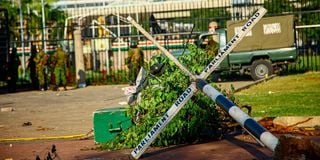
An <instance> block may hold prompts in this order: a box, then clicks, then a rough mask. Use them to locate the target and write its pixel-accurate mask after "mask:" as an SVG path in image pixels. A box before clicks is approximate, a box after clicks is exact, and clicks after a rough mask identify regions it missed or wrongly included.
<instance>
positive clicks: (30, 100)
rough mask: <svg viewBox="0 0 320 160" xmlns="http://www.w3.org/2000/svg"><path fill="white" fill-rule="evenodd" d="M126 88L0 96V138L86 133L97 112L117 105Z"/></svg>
mask: <svg viewBox="0 0 320 160" xmlns="http://www.w3.org/2000/svg"><path fill="white" fill-rule="evenodd" d="M125 86H127V85H107V86H88V87H86V88H80V89H74V90H68V91H58V92H54V91H28V92H18V93H13V94H1V95H0V106H1V112H0V139H5V138H46V137H57V136H58V137H61V136H62V137H63V136H73V135H75V136H76V135H79V134H86V133H88V132H89V131H90V130H91V129H92V128H93V127H92V126H93V124H92V123H93V122H92V116H93V112H94V111H95V110H97V109H101V108H107V107H117V106H120V105H119V102H124V101H126V96H125V95H124V94H123V91H122V90H121V88H123V87H125Z"/></svg>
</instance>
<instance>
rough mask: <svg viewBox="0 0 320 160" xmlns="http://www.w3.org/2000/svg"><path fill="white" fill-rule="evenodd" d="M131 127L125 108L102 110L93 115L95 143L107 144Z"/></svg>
mask: <svg viewBox="0 0 320 160" xmlns="http://www.w3.org/2000/svg"><path fill="white" fill-rule="evenodd" d="M131 125H132V123H131V120H130V117H129V116H128V115H127V114H126V111H125V108H123V107H122V108H120V107H118V108H103V109H98V110H96V111H95V112H94V113H93V132H94V141H95V143H104V142H109V141H111V140H112V139H114V138H115V137H116V135H117V134H119V133H120V132H121V131H124V130H127V129H128V128H129V127H130V126H131Z"/></svg>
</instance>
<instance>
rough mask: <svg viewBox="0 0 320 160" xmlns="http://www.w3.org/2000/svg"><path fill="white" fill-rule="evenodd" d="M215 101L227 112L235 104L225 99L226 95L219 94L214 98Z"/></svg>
mask: <svg viewBox="0 0 320 160" xmlns="http://www.w3.org/2000/svg"><path fill="white" fill-rule="evenodd" d="M216 103H217V104H218V105H219V106H220V107H222V109H223V110H224V111H226V112H227V113H229V109H230V108H231V107H233V106H235V104H233V103H232V102H231V101H230V100H229V99H227V98H226V97H224V96H223V95H219V96H218V97H217V98H216Z"/></svg>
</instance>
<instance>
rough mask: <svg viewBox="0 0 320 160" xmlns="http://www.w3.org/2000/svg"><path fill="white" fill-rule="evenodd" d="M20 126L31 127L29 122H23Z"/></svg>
mask: <svg viewBox="0 0 320 160" xmlns="http://www.w3.org/2000/svg"><path fill="white" fill-rule="evenodd" d="M22 126H24V127H25V126H32V123H31V122H24V123H23V124H22Z"/></svg>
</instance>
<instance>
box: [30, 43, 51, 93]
mask: <svg viewBox="0 0 320 160" xmlns="http://www.w3.org/2000/svg"><path fill="white" fill-rule="evenodd" d="M48 59H49V56H48V55H47V54H46V53H44V51H43V50H42V49H40V51H39V52H38V54H37V55H36V56H35V57H34V59H33V60H34V62H35V63H36V72H37V77H38V81H39V87H40V90H42V91H44V90H46V89H47V87H46V80H47V75H46V69H47V63H48Z"/></svg>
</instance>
